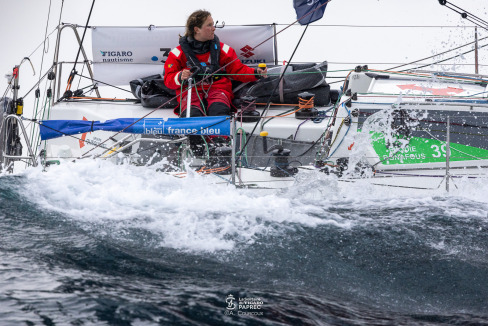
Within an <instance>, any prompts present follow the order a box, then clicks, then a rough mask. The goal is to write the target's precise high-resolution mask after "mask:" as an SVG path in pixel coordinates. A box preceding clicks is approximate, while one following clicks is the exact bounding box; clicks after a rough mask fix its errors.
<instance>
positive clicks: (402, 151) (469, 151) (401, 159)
mask: <svg viewBox="0 0 488 326" xmlns="http://www.w3.org/2000/svg"><path fill="white" fill-rule="evenodd" d="M372 145H373V148H374V150H375V152H376V154H378V157H379V158H380V159H381V160H382V161H383V162H382V163H381V164H384V165H392V164H398V165H401V164H419V163H444V162H446V151H447V146H446V142H444V141H440V140H436V139H427V138H420V137H413V138H411V139H410V140H409V143H408V145H406V146H405V147H401V148H398V147H394V146H390V147H388V146H386V141H385V138H384V137H383V135H382V134H380V133H375V134H374V136H373V142H372ZM449 145H450V148H451V153H450V158H449V160H450V161H451V162H455V161H472V160H479V159H480V158H485V157H488V150H486V149H482V148H477V147H472V146H467V145H463V144H456V143H449Z"/></svg>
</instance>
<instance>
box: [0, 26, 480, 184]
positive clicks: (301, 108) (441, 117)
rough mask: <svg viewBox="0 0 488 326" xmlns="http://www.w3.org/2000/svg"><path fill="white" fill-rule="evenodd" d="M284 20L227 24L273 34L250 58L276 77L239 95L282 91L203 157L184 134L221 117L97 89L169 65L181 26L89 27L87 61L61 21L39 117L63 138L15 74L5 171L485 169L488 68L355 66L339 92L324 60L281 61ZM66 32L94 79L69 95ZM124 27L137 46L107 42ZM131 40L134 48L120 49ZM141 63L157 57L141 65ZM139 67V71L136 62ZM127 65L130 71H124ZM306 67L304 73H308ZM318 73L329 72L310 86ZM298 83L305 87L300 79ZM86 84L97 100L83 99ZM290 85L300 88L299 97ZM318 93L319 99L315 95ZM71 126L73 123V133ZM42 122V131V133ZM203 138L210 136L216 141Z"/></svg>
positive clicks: (215, 174) (385, 177) (354, 176)
mask: <svg viewBox="0 0 488 326" xmlns="http://www.w3.org/2000/svg"><path fill="white" fill-rule="evenodd" d="M275 28H276V26H273V25H272V24H270V25H264V26H258V27H256V26H242V27H235V26H233V27H226V28H224V29H222V31H221V32H222V34H223V35H222V36H221V40H223V41H224V42H226V38H227V39H229V40H232V41H233V42H236V41H235V39H237V40H238V41H237V43H238V44H236V45H234V44H231V45H232V46H233V47H234V48H237V49H240V50H241V51H244V52H243V53H244V54H248V53H247V52H245V50H243V49H245V46H243V47H242V48H241V46H242V44H241V43H239V42H241V41H243V39H242V34H243V33H244V34H245V33H247V32H248V31H249V33H255V32H256V31H255V30H256V29H258V33H260V32H259V29H262V30H264V31H265V33H268V34H269V35H270V37H269V42H268V45H269V46H268V48H267V49H266V50H264V51H263V52H262V53H253V55H249V56H247V55H246V56H245V58H246V59H245V60H247V63H248V64H257V63H259V62H263V61H264V62H267V63H268V65H269V68H270V69H269V71H270V78H269V79H267V80H261V81H259V82H257V83H256V85H236V88H235V89H236V93H240V95H241V97H242V96H244V95H250V94H251V95H253V94H257V93H259V92H257V93H256V90H259V89H260V87H261V84H263V83H265V82H270V80H271V79H272V77H273V76H274V77H275V79H274V80H275V84H272V83H271V85H276V95H275V97H274V98H271V96H270V94H268V97H264V102H263V98H262V97H261V100H259V99H258V100H257V102H258V103H256V110H257V112H259V113H260V116H259V117H258V118H257V119H256V116H251V117H248V120H251V121H249V122H245V121H246V120H247V119H246V115H247V113H243V114H242V113H241V111H242V110H243V111H242V112H246V111H245V110H244V108H245V107H246V105H247V104H246V105H243V106H242V107H241V108H239V107H238V108H237V109H236V113H235V115H234V116H232V117H228V119H224V120H225V121H223V123H225V124H227V125H228V128H229V129H230V132H229V133H228V134H229V136H230V138H231V140H232V146H231V149H230V151H219V150H216V151H213V150H212V148H210V149H209V147H208V146H207V147H206V151H204V153H203V155H200V156H198V155H195V153H194V152H192V150H191V148H190V146H189V145H188V137H187V135H188V134H195V133H196V132H199V133H203V134H206V135H211V134H217V135H220V133H218V132H215V131H209V130H210V129H209V128H207V127H209V126H213V125H214V124H215V123H214V122H209V123H205V122H202V124H201V125H200V127H192V129H191V130H190V131H189V132H181V130H180V129H179V128H181V129H185V128H186V129H188V128H189V127H186V125H184V126H183V127H182V126H181V125H180V124H181V123H183V124H185V123H187V122H190V121H191V120H192V119H188V120H186V119H177V116H176V115H175V114H174V112H173V110H172V109H168V108H165V109H163V108H161V107H158V108H154V109H152V108H146V107H143V105H141V103H140V100H138V99H136V98H135V97H132V98H131V99H120V98H118V99H117V98H115V97H112V96H108V97H107V96H104V97H102V96H101V95H100V93H99V90H98V86H100V85H102V84H121V83H120V80H126V82H125V86H126V88H127V86H128V85H127V84H128V82H127V81H130V80H132V79H136V78H143V77H146V76H148V75H149V74H152V73H154V72H157V71H160V70H161V69H162V64H161V59H163V60H164V55H165V52H167V50H168V49H171V48H173V47H174V46H175V44H173V43H171V42H169V43H164V42H167V41H164V40H165V39H166V38H167V39H169V38H168V37H167V35H168V33H170V34H171V35H173V34H175V33H176V34H177V33H178V30H179V29H177V28H176V29H175V28H167V29H166V28H162V27H151V26H150V27H149V28H147V27H141V28H135V27H130V28H129V27H120V28H114V27H99V26H98V27H93V26H92V27H91V28H90V30H91V32H92V33H94V34H97V35H98V36H95V35H94V37H93V42H94V43H93V45H92V47H93V57H92V58H90V57H88V54H87V53H85V51H84V49H83V44H82V42H81V41H80V37H79V35H78V32H77V26H75V25H70V24H63V25H60V26H59V27H58V42H57V44H56V52H55V58H54V62H55V63H56V64H55V65H53V67H52V68H51V69H50V70H48V72H46V74H45V75H44V76H45V78H48V79H49V80H50V81H51V82H50V85H52V88H53V89H52V92H51V95H52V96H51V97H50V98H49V102H50V104H51V106H50V107H49V108H48V110H46V111H45V112H42V113H41V112H40V113H39V114H38V115H37V116H36V119H37V120H36V121H34V123H37V124H40V125H41V126H42V127H43V128H44V132H45V133H49V131H51V132H54V134H55V135H54V136H56V134H57V136H62V137H54V136H53V135H51V136H49V137H47V138H46V137H45V136H42V137H43V139H42V141H39V140H38V139H39V137H33V138H32V137H31V138H29V133H30V132H28V131H27V130H26V129H25V127H24V123H26V122H30V123H32V122H33V121H28V120H25V119H24V118H23V115H22V112H21V108H20V107H21V102H19V95H18V94H17V93H18V89H17V88H16V82H17V81H18V78H16V77H15V76H13V77H12V79H11V85H12V89H13V94H12V98H13V100H8V99H6V98H5V99H3V100H2V102H1V103H2V106H3V108H4V111H3V112H4V113H3V116H2V127H1V134H0V149H1V151H0V159H1V161H2V169H3V170H4V171H12V169H13V165H14V164H17V163H18V162H19V161H27V163H28V164H27V166H36V165H38V164H41V165H43V166H44V167H45V168H48V167H49V166H51V165H53V164H62V162H63V161H66V160H69V161H73V160H81V159H88V158H97V159H106V160H112V161H113V162H114V163H115V164H122V163H124V164H137V165H141V166H144V165H148V164H152V165H155V164H157V165H158V167H159V168H160V170H161V172H162V173H169V174H172V175H174V176H175V177H184V176H185V175H186V174H185V173H186V172H185V171H186V170H187V169H189V168H191V169H194V170H196V171H197V172H198V173H202V174H208V175H209V176H210V177H211V178H214V179H215V180H216V182H222V183H228V184H233V185H235V186H237V187H248V188H282V187H289V186H292V185H293V184H294V180H295V177H296V175H297V173H300V172H301V171H307V172H309V171H315V172H316V173H326V174H330V175H336V176H337V177H338V178H340V180H342V181H344V182H354V181H357V180H364V179H366V180H368V181H369V182H370V183H371V184H374V185H381V186H394V187H408V188H422V189H437V188H439V187H441V186H446V187H449V183H451V184H452V183H453V182H454V183H455V180H456V179H457V178H486V177H487V175H488V173H487V172H488V161H487V160H488V137H487V136H488V113H487V110H488V98H487V96H488V95H487V94H488V89H487V85H488V76H482V75H467V74H453V73H450V74H445V73H440V72H434V71H408V72H393V71H377V70H373V69H369V68H368V67H366V66H358V67H356V68H355V69H354V70H352V71H351V72H350V73H349V74H348V76H347V78H346V80H345V81H344V83H343V85H342V89H338V90H332V91H330V90H329V85H328V84H327V82H326V78H327V77H326V73H327V72H326V70H327V65H326V64H325V63H319V64H316V63H313V64H309V65H305V66H303V65H295V66H293V65H292V66H290V67H288V68H287V70H286V71H285V69H284V67H283V66H280V65H278V62H277V56H276V52H275V50H276V39H275V38H274V37H273V36H275V35H276V30H275ZM65 29H72V30H73V31H74V32H75V35H76V36H77V38H78V40H79V45H80V50H81V51H80V53H81V56H82V57H83V58H82V60H81V61H82V62H83V63H84V66H86V69H87V72H88V76H86V77H85V79H86V82H87V83H88V84H86V85H87V86H84V87H82V88H80V90H74V91H73V92H71V93H70V92H63V89H65V88H66V85H64V84H63V82H64V81H65V79H66V78H64V76H65V75H66V62H63V61H61V60H60V58H59V57H58V56H59V53H60V50H59V49H60V40H61V35H62V33H63V31H64V30H65ZM250 30H252V31H250ZM155 31H157V32H158V33H161V35H162V36H161V37H162V41H161V42H162V43H158V44H156V45H154V44H151V46H152V47H154V46H156V47H157V48H159V49H160V50H161V52H160V53H159V54H158V55H157V56H152V57H151V56H148V55H147V53H145V55H139V53H142V52H143V51H145V50H144V49H145V48H146V47H147V46H148V43H147V42H148V40H150V41H151V42H153V43H154V37H153V34H154V33H156V32H155ZM121 33H127V37H121V38H120V39H127V40H130V42H132V43H129V44H131V46H132V48H130V49H127V46H126V45H124V44H118V47H112V48H110V46H109V47H108V48H103V46H105V47H107V43H106V40H107V39H112V38H114V37H113V36H114V35H120V34H121ZM147 35H150V36H151V37H147ZM165 35H166V36H165ZM219 35H220V33H219ZM237 35H238V36H237ZM239 37H241V39H239ZM104 38H105V39H104ZM173 39H174V37H173ZM136 40H137V41H136ZM244 40H245V39H244ZM97 42H98V43H97ZM144 42H146V43H144ZM244 44H245V42H244ZM112 45H113V44H112ZM124 46H125V48H126V50H122V49H124ZM139 50H140V51H139ZM141 51H142V52H141ZM253 51H254V52H258V51H256V50H255V49H253ZM140 57H143V59H140ZM138 60H151V61H152V62H149V63H145V64H144V65H142V64H141V62H138ZM134 65H136V66H137V69H133V68H131V66H134ZM63 66H64V70H65V71H64V72H63ZM142 66H144V68H141V67H142ZM128 67H129V68H128ZM126 68H128V72H127V73H126V74H124V72H120V71H121V70H124V69H126ZM92 69H94V72H93V71H92ZM304 69H305V70H306V72H307V73H303V72H304V71H305V70H304ZM307 69H308V70H307ZM283 73H284V76H289V77H290V78H291V79H290V80H288V84H287V82H286V80H285V82H284V83H283V82H281V83H278V76H281V75H282V74H283ZM301 73H303V74H301ZM63 74H64V75H63ZM134 74H136V75H134ZM74 76H75V75H73V77H74ZM99 76H102V77H99ZM129 76H130V78H129ZM312 76H315V77H317V76H318V78H319V79H321V80H320V81H319V82H318V83H316V82H313V83H310V82H309V83H308V84H307V80H310V79H311V78H313V77H312ZM100 78H103V79H102V80H101V79H100ZM124 78H125V79H124ZM285 78H286V77H285ZM322 79H323V80H322ZM297 80H299V82H297ZM301 83H303V84H305V85H308V88H305V89H304V88H303V87H299V86H297V85H298V84H301ZM311 84H313V87H310V85H311ZM141 85H142V83H141ZM141 85H140V86H141ZM287 87H288V88H287ZM317 87H319V88H320V92H319V91H317ZM261 88H262V87H261ZM291 88H293V89H291ZM86 89H88V90H90V91H91V92H92V93H95V96H93V97H90V96H86V95H85V94H84V93H85V90H86ZM290 93H293V94H294V95H293V99H292V100H291V101H290V96H292V95H290ZM273 94H274V93H273ZM314 96H315V98H314ZM276 97H278V99H276ZM280 97H281V99H280ZM285 97H288V98H287V100H285V99H284V98H285ZM319 97H320V99H319ZM299 98H301V102H300V101H299ZM310 98H314V99H315V101H313V100H311V101H309V100H310ZM271 99H272V100H273V101H274V102H277V103H272V101H271ZM331 99H332V100H331ZM287 101H288V102H293V103H286V102H287ZM307 101H308V102H307ZM283 102H285V103H283ZM299 102H300V103H299ZM313 102H315V104H314V105H312V106H311V107H310V103H313ZM243 115H244V117H245V118H244V119H242V116H243ZM203 119H205V118H203ZM177 120H178V121H177ZM243 120H244V121H243ZM83 121H85V122H83ZM170 122H175V123H176V124H177V125H176V126H175V125H171V126H169V128H170V129H171V128H173V129H172V131H171V130H170V131H168V130H166V131H163V129H162V128H159V127H158V126H161V125H163V124H168V125H169V123H170ZM65 126H67V127H68V128H67V129H64V127H65ZM114 126H118V129H116V127H114ZM134 126H139V131H137V132H136V133H134V132H133V131H131V129H133V128H132V127H134ZM73 128H74V129H76V131H73V130H74V129H73ZM114 128H115V129H114ZM195 128H196V129H195ZM107 129H108V130H107ZM38 130H39V129H38V128H35V130H34V133H35V134H36V135H37V134H38V133H39V131H38ZM175 130H176V131H175ZM224 135H227V133H225V134H224ZM51 137H52V138H51ZM202 137H203V136H202ZM32 139H34V142H32ZM203 139H204V141H205V142H208V141H210V142H211V141H212V140H211V138H208V137H203ZM22 144H23V150H22V146H21V145H22ZM207 145H208V144H207ZM210 147H212V146H210ZM214 147H216V148H219V147H218V146H214Z"/></svg>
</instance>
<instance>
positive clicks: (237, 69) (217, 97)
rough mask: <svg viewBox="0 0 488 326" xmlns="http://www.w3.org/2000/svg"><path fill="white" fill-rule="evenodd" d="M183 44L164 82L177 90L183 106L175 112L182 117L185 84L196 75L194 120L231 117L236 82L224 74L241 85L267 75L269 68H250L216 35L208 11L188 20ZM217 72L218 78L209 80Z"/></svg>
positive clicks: (174, 54) (168, 66)
mask: <svg viewBox="0 0 488 326" xmlns="http://www.w3.org/2000/svg"><path fill="white" fill-rule="evenodd" d="M179 43H180V45H179V46H178V47H176V48H174V49H173V50H172V51H171V52H170V54H169V56H168V60H166V63H165V65H164V83H165V85H166V86H167V87H169V88H171V89H174V90H176V94H177V95H178V102H179V103H180V107H179V108H177V109H176V110H175V113H176V114H179V115H180V116H186V112H185V110H186V107H187V92H184V91H185V89H184V88H183V87H182V85H183V83H184V82H185V81H187V80H188V78H189V77H190V76H191V75H192V74H193V76H194V77H193V78H194V79H195V82H196V83H197V86H196V87H194V88H193V89H192V95H191V111H190V113H191V116H192V117H198V116H205V115H206V116H217V115H230V113H231V109H230V107H231V101H232V99H233V93H232V83H231V81H230V79H229V77H228V76H226V75H223V73H225V74H228V75H230V76H232V79H235V80H238V81H241V82H252V81H256V80H257V79H259V78H260V77H261V76H265V74H266V72H267V70H266V68H265V69H262V68H256V69H254V68H251V67H248V66H246V65H245V64H243V63H242V62H241V61H240V60H239V59H238V58H237V55H236V52H235V50H234V49H233V48H231V47H230V46H228V45H227V44H225V43H222V42H220V41H219V39H218V37H217V35H215V26H214V21H213V19H212V16H211V14H210V12H208V11H205V10H197V11H195V12H194V13H192V14H191V15H190V17H188V20H187V22H186V33H185V36H183V37H181V38H180V42H179ZM222 67H224V68H223V69H222V70H219V69H220V68H222ZM217 70H219V71H218V72H217V73H216V74H215V75H212V76H211V77H208V76H209V75H211V74H213V73H215V72H216V71H217ZM207 77H208V78H207ZM202 79H204V80H203V81H202ZM195 89H198V91H196V90H195ZM182 92H183V94H182V96H180V94H181V93H182ZM204 104H207V106H205V105H204Z"/></svg>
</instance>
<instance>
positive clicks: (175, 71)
mask: <svg viewBox="0 0 488 326" xmlns="http://www.w3.org/2000/svg"><path fill="white" fill-rule="evenodd" d="M195 56H196V58H197V59H198V60H199V61H200V62H203V63H206V64H207V65H208V64H210V63H209V59H210V51H209V52H206V53H203V54H195ZM187 61H188V60H187V58H186V56H185V53H183V50H182V48H181V45H178V46H177V47H176V48H174V49H173V50H172V51H171V52H170V53H169V55H168V60H166V63H165V65H164V84H165V85H166V86H167V87H168V88H171V89H174V90H176V95H178V102H179V101H180V96H179V95H180V93H181V90H183V91H185V87H183V88H182V87H181V84H182V81H181V77H180V75H181V71H182V70H183V69H190V68H191V67H188V65H187ZM219 65H220V67H225V68H224V69H222V70H221V71H219V72H217V74H218V75H219V76H221V75H220V74H230V75H231V76H230V77H232V79H235V80H238V81H241V82H252V81H256V80H258V78H257V77H256V75H255V70H254V68H251V67H248V66H246V65H245V64H243V63H242V62H241V61H240V60H239V59H238V58H237V54H236V52H235V51H234V49H233V48H231V47H230V46H229V45H227V44H225V43H222V42H220V58H219ZM210 80H211V78H208V79H207V80H205V81H204V82H203V83H201V84H199V85H198V86H197V87H198V90H199V92H200V90H201V89H202V87H203V89H204V90H205V91H206V90H208V89H209V88H212V89H219V90H222V91H223V92H224V93H225V94H226V95H227V97H228V98H229V99H230V100H232V99H233V98H234V94H233V93H232V83H231V81H230V79H229V78H228V77H227V76H222V78H219V79H218V80H214V81H213V83H209V82H207V81H210Z"/></svg>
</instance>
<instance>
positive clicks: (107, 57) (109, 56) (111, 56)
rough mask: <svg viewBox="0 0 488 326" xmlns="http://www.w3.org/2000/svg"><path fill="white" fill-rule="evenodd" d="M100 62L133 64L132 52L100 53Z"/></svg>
mask: <svg viewBox="0 0 488 326" xmlns="http://www.w3.org/2000/svg"><path fill="white" fill-rule="evenodd" d="M100 52H101V53H102V57H104V58H102V62H133V61H134V59H133V58H131V57H132V54H133V53H132V51H101V50H100Z"/></svg>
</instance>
